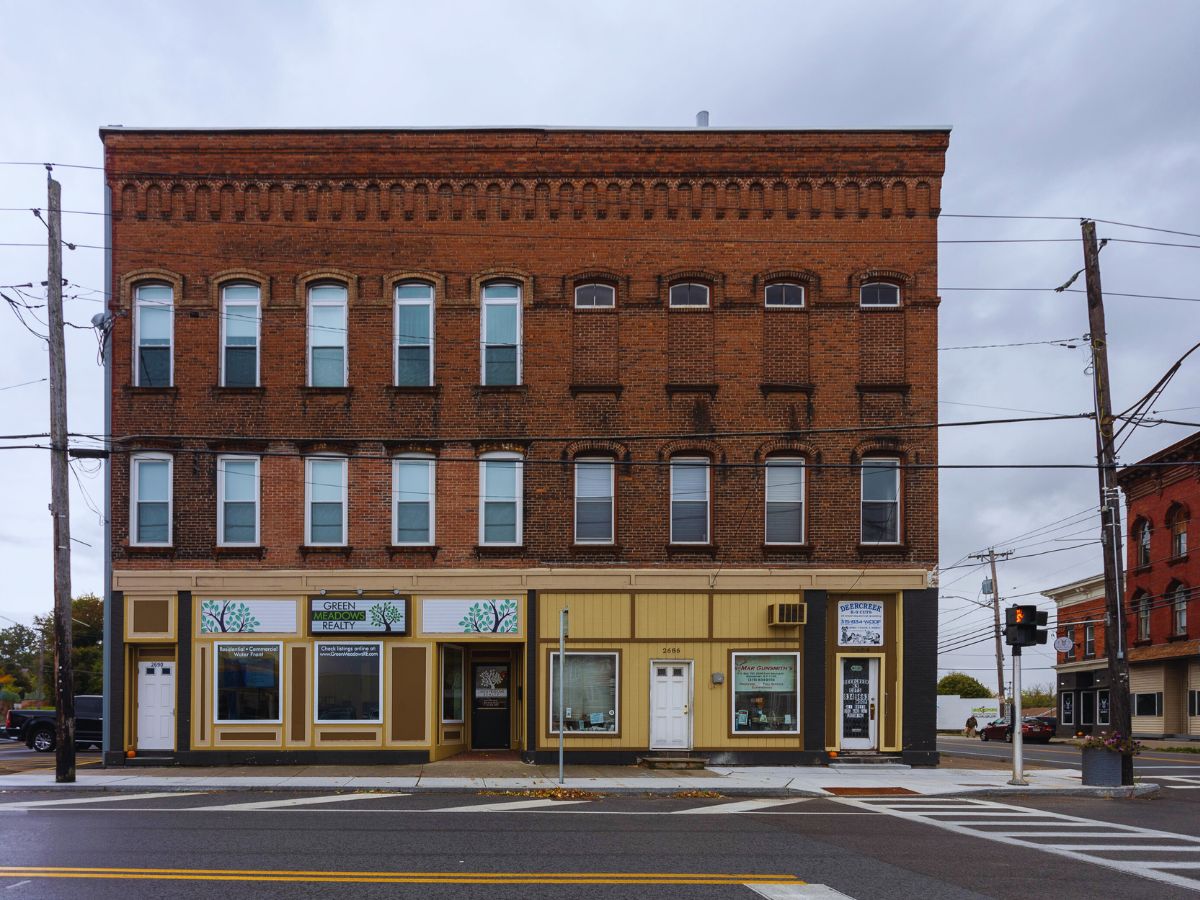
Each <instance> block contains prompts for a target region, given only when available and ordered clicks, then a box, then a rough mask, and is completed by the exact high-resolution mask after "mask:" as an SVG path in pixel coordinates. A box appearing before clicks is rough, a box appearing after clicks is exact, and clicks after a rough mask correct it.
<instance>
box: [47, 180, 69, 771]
mask: <svg viewBox="0 0 1200 900" xmlns="http://www.w3.org/2000/svg"><path fill="white" fill-rule="evenodd" d="M46 184H47V194H48V197H47V211H48V213H49V216H48V221H47V223H46V224H47V226H48V228H49V231H50V238H49V241H50V243H49V251H50V253H49V265H48V267H47V272H46V313H47V316H48V323H49V326H50V334H49V340H50V518H51V522H52V523H53V527H52V529H51V530H52V532H53V535H54V707H55V709H56V710H57V715H56V716H55V724H56V727H55V743H54V756H55V759H54V780H55V781H58V782H73V781H74V780H75V675H74V672H73V671H72V668H71V649H72V643H73V642H72V638H71V502H70V497H69V494H68V485H67V476H68V474H69V473H68V471H67V469H68V467H69V465H70V462H69V460H68V459H67V359H66V348H65V347H64V341H63V331H64V327H63V308H62V187H61V186H60V185H59V183H58V182H57V181H55V180H54V176H53V174H52V173H51V172H50V167H49V166H47V167H46Z"/></svg>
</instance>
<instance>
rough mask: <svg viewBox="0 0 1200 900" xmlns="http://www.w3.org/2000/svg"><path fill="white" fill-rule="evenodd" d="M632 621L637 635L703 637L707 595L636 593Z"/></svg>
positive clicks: (705, 631)
mask: <svg viewBox="0 0 1200 900" xmlns="http://www.w3.org/2000/svg"><path fill="white" fill-rule="evenodd" d="M634 606H635V622H636V626H635V627H636V629H637V636H638V637H639V638H670V639H672V640H679V639H682V638H703V637H707V636H708V594H707V593H698V592H695V593H678V594H667V593H662V594H636V595H635V597H634Z"/></svg>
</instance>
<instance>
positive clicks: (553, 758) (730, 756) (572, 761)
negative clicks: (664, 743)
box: [526, 750, 829, 766]
mask: <svg viewBox="0 0 1200 900" xmlns="http://www.w3.org/2000/svg"><path fill="white" fill-rule="evenodd" d="M526 755H527V757H528V759H527V760H526V761H529V760H530V759H531V760H532V761H533V762H535V763H537V764H538V765H540V766H549V765H554V764H555V763H557V762H558V751H557V750H538V751H536V752H533V753H529V754H526ZM649 755H650V751H649V750H567V751H566V752H565V753H564V754H563V759H564V761H565V762H566V763H567V764H568V765H573V766H632V765H636V764H637V761H638V760H639V759H642V758H644V757H647V756H649ZM690 755H693V756H701V757H704V758H705V759H707V760H708V764H709V765H710V766H821V765H824V764H825V763H827V762H828V761H829V760H828V757H827V756H826V754H825V753H823V752H820V753H818V752H814V751H811V750H710V751H704V750H693V751H690Z"/></svg>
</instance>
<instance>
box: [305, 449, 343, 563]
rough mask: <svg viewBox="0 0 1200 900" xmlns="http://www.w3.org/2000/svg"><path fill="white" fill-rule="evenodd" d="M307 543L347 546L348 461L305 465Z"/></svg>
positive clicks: (308, 461)
mask: <svg viewBox="0 0 1200 900" xmlns="http://www.w3.org/2000/svg"><path fill="white" fill-rule="evenodd" d="M304 497H305V503H304V519H305V523H304V524H305V528H304V531H305V543H307V544H311V545H322V544H324V545H330V546H341V545H344V544H345V543H346V506H347V492H346V460H345V459H338V458H330V457H317V458H314V459H306V460H305V461H304Z"/></svg>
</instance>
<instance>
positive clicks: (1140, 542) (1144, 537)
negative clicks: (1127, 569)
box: [1133, 519, 1154, 569]
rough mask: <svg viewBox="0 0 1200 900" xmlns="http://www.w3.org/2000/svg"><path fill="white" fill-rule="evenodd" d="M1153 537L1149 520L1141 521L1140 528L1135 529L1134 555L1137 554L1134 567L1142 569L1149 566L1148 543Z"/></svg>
mask: <svg viewBox="0 0 1200 900" xmlns="http://www.w3.org/2000/svg"><path fill="white" fill-rule="evenodd" d="M1153 536H1154V529H1153V528H1151V527H1150V520H1149V519H1142V524H1141V527H1140V528H1138V529H1137V534H1136V535H1135V536H1134V537H1135V540H1134V545H1133V546H1134V553H1136V554H1137V559H1136V566H1137V568H1139V569H1140V568H1142V567H1144V566H1148V565H1150V542H1151V540H1152V539H1153Z"/></svg>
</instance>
